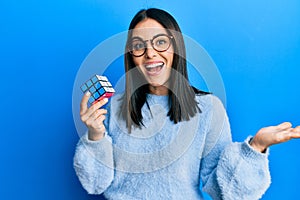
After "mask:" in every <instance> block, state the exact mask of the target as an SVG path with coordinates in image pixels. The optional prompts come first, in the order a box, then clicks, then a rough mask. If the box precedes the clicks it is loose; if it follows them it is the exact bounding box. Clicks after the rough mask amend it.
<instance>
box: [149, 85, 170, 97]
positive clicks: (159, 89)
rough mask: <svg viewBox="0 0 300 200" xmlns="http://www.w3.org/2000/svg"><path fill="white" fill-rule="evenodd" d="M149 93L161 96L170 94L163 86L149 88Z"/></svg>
mask: <svg viewBox="0 0 300 200" xmlns="http://www.w3.org/2000/svg"><path fill="white" fill-rule="evenodd" d="M149 92H150V94H155V95H159V96H166V95H168V94H169V89H168V88H167V87H165V86H163V85H161V86H152V85H150V86H149Z"/></svg>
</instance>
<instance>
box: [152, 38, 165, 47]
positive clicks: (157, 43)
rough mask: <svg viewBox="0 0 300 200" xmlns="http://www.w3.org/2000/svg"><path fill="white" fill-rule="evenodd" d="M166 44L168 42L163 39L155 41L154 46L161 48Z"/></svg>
mask: <svg viewBox="0 0 300 200" xmlns="http://www.w3.org/2000/svg"><path fill="white" fill-rule="evenodd" d="M167 43H168V41H167V40H165V39H158V40H157V41H156V43H155V44H156V45H157V46H163V45H165V44H167Z"/></svg>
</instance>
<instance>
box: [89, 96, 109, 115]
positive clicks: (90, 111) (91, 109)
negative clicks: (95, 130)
mask: <svg viewBox="0 0 300 200" xmlns="http://www.w3.org/2000/svg"><path fill="white" fill-rule="evenodd" d="M107 102H108V99H107V98H104V99H102V100H100V101H98V102H97V103H95V104H94V105H92V106H91V107H90V108H89V109H88V110H87V112H86V114H87V115H88V116H91V115H92V114H93V113H94V112H95V111H96V110H98V109H99V108H101V107H102V106H104V105H105V104H106V103H107Z"/></svg>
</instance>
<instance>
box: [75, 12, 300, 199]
mask: <svg viewBox="0 0 300 200" xmlns="http://www.w3.org/2000/svg"><path fill="white" fill-rule="evenodd" d="M125 71H126V89H125V92H124V94H121V95H116V96H114V97H113V98H112V99H111V103H110V105H109V108H108V110H106V109H103V108H101V107H102V106H103V105H104V104H106V103H107V99H103V100H101V101H99V102H97V103H96V104H94V105H92V106H90V107H88V106H87V102H88V99H89V97H90V94H89V93H87V94H85V95H84V97H83V99H82V102H81V109H80V115H81V119H82V121H83V122H84V123H85V124H86V126H87V128H88V132H87V134H86V135H84V136H83V137H82V138H81V139H80V141H79V143H78V146H77V149H76V153H75V157H74V167H75V170H76V173H77V175H78V177H79V180H80V181H81V183H82V185H83V187H84V188H85V189H86V190H87V191H88V193H90V194H101V193H104V195H105V197H106V198H107V199H125V200H131V199H132V200H134V199H164V200H166V199H189V200H193V199H203V196H202V191H205V192H207V193H208V194H210V196H211V197H212V198H213V199H243V200H246V199H251V200H253V199H259V198H260V197H261V196H262V195H263V194H264V192H265V191H266V189H267V188H268V187H269V184H270V174H269V169H268V147H269V146H271V145H273V144H276V143H281V142H285V141H288V140H290V139H292V138H299V137H300V127H299V126H298V127H296V128H292V126H291V124H290V123H282V124H280V125H278V126H272V127H265V128H262V129H261V130H259V131H258V132H257V134H256V135H255V136H254V137H248V138H247V139H246V140H245V141H244V142H242V143H233V142H232V140H231V133H230V127H229V122H228V118H227V115H226V111H225V110H224V108H223V105H222V103H221V102H220V100H219V99H218V98H217V97H215V96H213V95H211V94H208V93H205V92H202V91H199V90H197V89H196V88H194V87H192V86H190V85H189V82H188V77H187V68H186V58H185V45H184V41H183V37H182V34H181V31H180V28H179V26H178V24H177V22H176V21H175V19H174V18H173V17H172V16H171V15H170V14H168V13H167V12H165V11H163V10H159V9H148V10H141V11H140V12H138V13H137V14H136V15H135V17H134V18H133V20H132V21H131V24H130V26H129V32H128V39H127V44H126V52H125Z"/></svg>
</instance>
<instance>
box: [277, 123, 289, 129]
mask: <svg viewBox="0 0 300 200" xmlns="http://www.w3.org/2000/svg"><path fill="white" fill-rule="evenodd" d="M291 127H292V124H291V123H290V122H283V123H281V124H279V125H278V126H277V128H278V129H279V130H286V129H289V128H291Z"/></svg>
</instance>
